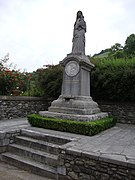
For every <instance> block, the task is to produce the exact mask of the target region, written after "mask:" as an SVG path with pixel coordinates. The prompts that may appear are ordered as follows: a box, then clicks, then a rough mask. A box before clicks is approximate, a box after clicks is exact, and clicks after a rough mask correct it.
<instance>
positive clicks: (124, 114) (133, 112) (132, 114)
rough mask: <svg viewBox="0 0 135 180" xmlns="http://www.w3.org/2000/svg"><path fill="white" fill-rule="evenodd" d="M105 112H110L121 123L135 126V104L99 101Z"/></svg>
mask: <svg viewBox="0 0 135 180" xmlns="http://www.w3.org/2000/svg"><path fill="white" fill-rule="evenodd" d="M98 104H99V107H100V109H101V111H103V112H110V113H111V114H112V115H113V116H115V117H117V119H118V122H120V123H129V124H135V103H131V102H123V103H121V102H105V101H98Z"/></svg>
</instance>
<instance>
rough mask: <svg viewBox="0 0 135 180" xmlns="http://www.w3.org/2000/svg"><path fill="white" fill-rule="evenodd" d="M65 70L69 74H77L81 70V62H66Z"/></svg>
mask: <svg viewBox="0 0 135 180" xmlns="http://www.w3.org/2000/svg"><path fill="white" fill-rule="evenodd" d="M65 72H66V74H67V75H68V76H71V77H73V76H76V75H77V74H78V72H79V64H78V63H77V62H76V61H70V62H68V63H67V64H66V67H65Z"/></svg>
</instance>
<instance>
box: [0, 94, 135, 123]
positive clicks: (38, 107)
mask: <svg viewBox="0 0 135 180" xmlns="http://www.w3.org/2000/svg"><path fill="white" fill-rule="evenodd" d="M51 101H52V100H46V99H44V98H41V97H40V98H39V97H25V96H24V97H23V96H0V120H1V119H10V118H17V117H26V116H27V115H28V114H31V113H38V112H39V111H42V110H43V111H44V110H47V109H48V106H50V104H51ZM97 103H98V104H99V107H100V109H101V111H102V112H109V113H111V114H112V115H113V116H115V117H117V119H118V122H120V123H129V124H135V103H127V102H126V103H125V102H124V103H119V102H105V101H97Z"/></svg>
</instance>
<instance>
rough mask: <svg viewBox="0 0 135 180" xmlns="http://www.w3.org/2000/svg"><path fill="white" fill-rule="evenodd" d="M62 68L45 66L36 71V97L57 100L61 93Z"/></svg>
mask: <svg viewBox="0 0 135 180" xmlns="http://www.w3.org/2000/svg"><path fill="white" fill-rule="evenodd" d="M61 84H62V67H61V66H60V65H55V66H54V65H47V66H46V68H45V69H43V68H42V69H38V70H37V71H36V80H35V85H36V87H37V91H36V93H38V94H37V95H38V96H45V97H47V98H53V99H57V98H58V96H59V95H60V93H61Z"/></svg>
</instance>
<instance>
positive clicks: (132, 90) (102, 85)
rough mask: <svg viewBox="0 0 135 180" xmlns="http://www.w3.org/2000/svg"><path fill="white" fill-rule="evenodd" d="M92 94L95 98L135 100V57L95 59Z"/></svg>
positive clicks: (92, 74)
mask: <svg viewBox="0 0 135 180" xmlns="http://www.w3.org/2000/svg"><path fill="white" fill-rule="evenodd" d="M92 62H93V63H94V64H95V68H94V69H93V70H92V73H91V96H92V97H93V98H94V100H95V101H96V100H109V101H110V100H111V101H135V58H132V59H105V58H104V59H103V58H102V59H93V60H92Z"/></svg>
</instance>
